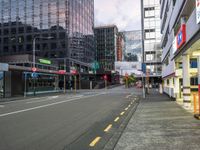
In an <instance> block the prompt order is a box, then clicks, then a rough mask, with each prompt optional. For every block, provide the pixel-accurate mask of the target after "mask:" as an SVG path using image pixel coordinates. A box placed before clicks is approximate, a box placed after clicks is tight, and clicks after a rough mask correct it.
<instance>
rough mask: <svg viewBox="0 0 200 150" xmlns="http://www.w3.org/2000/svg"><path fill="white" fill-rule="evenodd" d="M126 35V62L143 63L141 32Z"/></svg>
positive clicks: (130, 32) (131, 32)
mask: <svg viewBox="0 0 200 150" xmlns="http://www.w3.org/2000/svg"><path fill="white" fill-rule="evenodd" d="M123 35H124V50H123V53H124V57H123V58H124V60H123V61H128V62H142V37H141V31H127V32H123Z"/></svg>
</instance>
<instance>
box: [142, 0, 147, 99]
mask: <svg viewBox="0 0 200 150" xmlns="http://www.w3.org/2000/svg"><path fill="white" fill-rule="evenodd" d="M143 5H144V4H143V0H141V29H142V68H143V67H144V66H145V64H144V58H145V54H144V37H145V36H144V20H143V19H144V6H143ZM145 68H146V66H145ZM142 87H143V90H142V95H143V98H145V80H144V70H143V69H142Z"/></svg>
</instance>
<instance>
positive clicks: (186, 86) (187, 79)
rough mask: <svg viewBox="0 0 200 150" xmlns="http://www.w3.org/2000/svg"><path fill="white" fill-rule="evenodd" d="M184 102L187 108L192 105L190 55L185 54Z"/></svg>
mask: <svg viewBox="0 0 200 150" xmlns="http://www.w3.org/2000/svg"><path fill="white" fill-rule="evenodd" d="M182 61H183V62H182V63H183V104H184V107H185V108H190V107H191V90H190V72H189V71H190V56H189V55H183V60H182Z"/></svg>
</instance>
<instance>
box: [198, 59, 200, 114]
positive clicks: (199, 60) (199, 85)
mask: <svg viewBox="0 0 200 150" xmlns="http://www.w3.org/2000/svg"><path fill="white" fill-rule="evenodd" d="M197 67H198V95H199V102H200V56H198V66H197ZM199 106H200V104H199ZM199 112H200V111H199Z"/></svg>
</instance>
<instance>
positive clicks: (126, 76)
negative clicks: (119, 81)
mask: <svg viewBox="0 0 200 150" xmlns="http://www.w3.org/2000/svg"><path fill="white" fill-rule="evenodd" d="M125 78H126V88H128V73H126V74H125Z"/></svg>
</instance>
